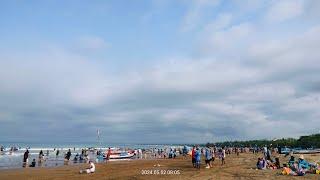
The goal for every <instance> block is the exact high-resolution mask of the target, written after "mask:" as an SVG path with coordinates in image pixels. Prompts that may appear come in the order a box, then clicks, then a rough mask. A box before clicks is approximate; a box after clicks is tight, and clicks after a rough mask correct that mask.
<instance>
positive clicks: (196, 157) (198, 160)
mask: <svg viewBox="0 0 320 180" xmlns="http://www.w3.org/2000/svg"><path fill="white" fill-rule="evenodd" d="M195 160H196V168H197V169H199V170H200V162H201V150H200V149H199V148H197V150H196V152H195Z"/></svg>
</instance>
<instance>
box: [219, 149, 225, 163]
mask: <svg viewBox="0 0 320 180" xmlns="http://www.w3.org/2000/svg"><path fill="white" fill-rule="evenodd" d="M220 157H221V166H222V165H224V164H226V161H225V158H226V150H225V149H224V148H222V149H221V154H220Z"/></svg>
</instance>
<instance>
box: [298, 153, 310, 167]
mask: <svg viewBox="0 0 320 180" xmlns="http://www.w3.org/2000/svg"><path fill="white" fill-rule="evenodd" d="M298 168H299V169H309V168H310V165H309V163H308V162H307V161H306V160H305V159H304V156H303V155H301V156H300V157H299V160H298Z"/></svg>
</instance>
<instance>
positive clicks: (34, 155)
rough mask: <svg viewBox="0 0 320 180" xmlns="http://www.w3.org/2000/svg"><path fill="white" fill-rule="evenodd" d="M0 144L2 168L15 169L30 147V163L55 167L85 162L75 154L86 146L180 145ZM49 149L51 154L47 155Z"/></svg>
mask: <svg viewBox="0 0 320 180" xmlns="http://www.w3.org/2000/svg"><path fill="white" fill-rule="evenodd" d="M0 146H4V147H5V151H4V152H1V153H0V170H1V169H14V168H23V162H22V161H23V154H24V152H25V151H26V149H27V148H28V150H29V159H28V164H31V162H32V160H33V159H35V160H36V167H55V166H63V165H72V164H76V163H85V162H79V161H77V162H74V161H73V158H74V156H75V155H76V154H77V153H79V154H81V150H82V149H84V148H90V147H94V148H97V149H101V150H102V151H103V152H105V151H106V150H107V149H108V147H117V148H121V149H147V150H152V149H153V148H156V149H158V148H159V149H165V148H170V147H178V145H172V144H152V145H150V144H104V145H101V146H100V145H97V143H20V142H15V143H8V142H4V143H1V142H0ZM11 147H17V148H18V150H17V151H14V152H10V148H11ZM57 149H59V151H60V152H59V156H58V157H56V151H55V150H57ZM69 149H70V150H71V154H72V155H71V158H70V161H69V162H68V164H66V162H65V161H64V155H65V153H67V151H68V150H69ZM40 150H42V151H43V153H44V155H45V157H44V159H45V161H44V162H43V163H38V156H39V152H40ZM47 151H48V152H49V154H48V155H47ZM89 159H90V160H94V161H96V159H97V157H96V154H95V152H89Z"/></svg>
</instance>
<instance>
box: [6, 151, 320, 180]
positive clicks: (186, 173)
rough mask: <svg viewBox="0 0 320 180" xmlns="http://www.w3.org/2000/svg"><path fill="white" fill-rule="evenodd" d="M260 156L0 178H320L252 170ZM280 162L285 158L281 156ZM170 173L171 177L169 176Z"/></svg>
mask: <svg viewBox="0 0 320 180" xmlns="http://www.w3.org/2000/svg"><path fill="white" fill-rule="evenodd" d="M261 156H262V155H261V154H251V153H241V154H240V156H236V155H235V154H231V155H229V156H227V158H226V165H223V166H221V165H220V163H221V161H220V160H219V159H216V160H215V161H214V163H213V168H211V169H205V168H204V159H202V161H201V163H202V164H201V169H200V170H197V169H194V168H193V167H192V164H191V158H190V157H187V158H186V159H185V158H183V157H179V158H176V159H137V160H130V161H113V162H108V163H107V164H105V163H97V164H96V172H95V173H93V174H79V170H80V169H83V168H85V167H87V164H77V165H68V166H60V167H38V168H24V169H5V170H0V179H4V180H6V179H79V178H80V179H82V178H83V179H84V178H85V179H169V178H170V179H241V178H242V179H280V180H281V179H301V178H304V179H319V178H320V175H316V174H307V175H306V176H304V177H294V176H285V175H281V174H280V173H281V170H282V169H277V170H269V169H268V170H255V163H256V159H257V158H258V157H261ZM306 158H307V159H309V160H310V161H312V160H318V159H320V156H319V155H313V156H310V155H306ZM280 159H281V162H285V161H286V160H287V158H284V157H283V156H281V158H280ZM151 171H152V172H165V173H166V174H160V173H159V174H156V173H153V174H150V173H148V172H151ZM169 173H171V174H169Z"/></svg>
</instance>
